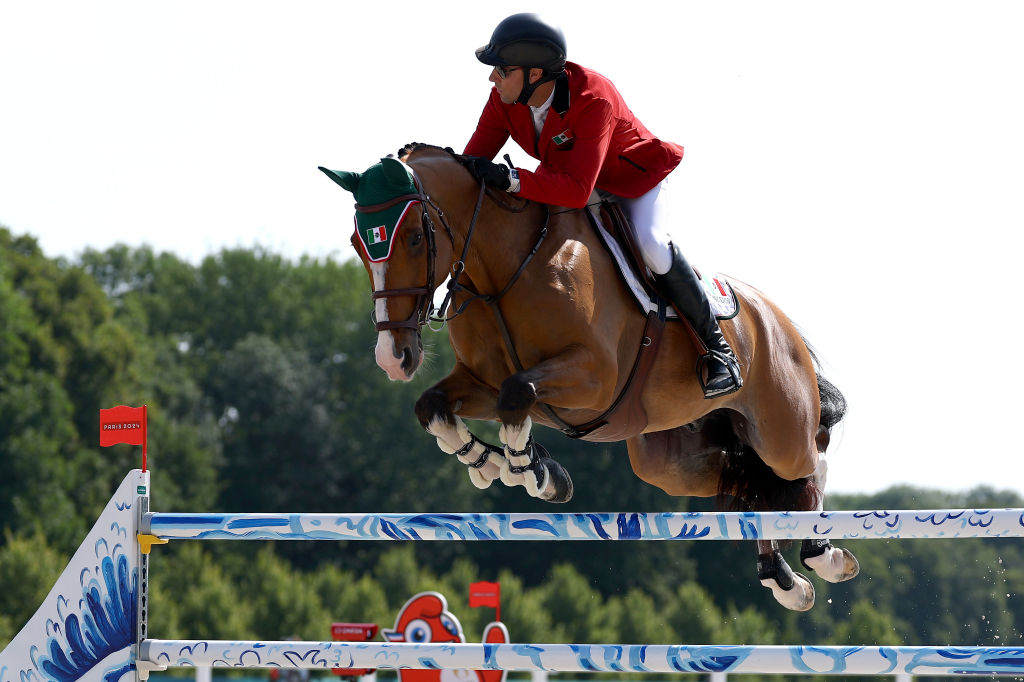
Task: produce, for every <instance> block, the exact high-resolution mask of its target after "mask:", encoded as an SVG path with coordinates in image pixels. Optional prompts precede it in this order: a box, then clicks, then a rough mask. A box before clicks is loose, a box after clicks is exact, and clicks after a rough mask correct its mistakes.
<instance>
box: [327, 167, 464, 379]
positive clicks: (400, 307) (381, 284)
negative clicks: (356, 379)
mask: <svg viewBox="0 0 1024 682" xmlns="http://www.w3.org/2000/svg"><path fill="white" fill-rule="evenodd" d="M428 149H431V150H436V151H437V152H440V154H441V155H442V156H443V157H444V160H445V161H446V162H448V163H451V162H452V161H453V160H454V157H453V156H452V155H450V154H448V153H447V152H445V151H444V150H440V149H437V148H433V147H431V148H428ZM403 151H407V149H406V150H403ZM436 157H437V155H434V157H433V158H436ZM403 158H404V159H405V160H408V155H406V156H404V157H403ZM428 165H429V164H428ZM455 167H456V168H460V166H459V165H458V164H455ZM320 170H322V171H323V172H324V173H326V174H327V175H328V177H330V178H331V179H332V180H334V181H335V182H336V183H338V184H339V185H341V186H342V187H344V188H345V189H346V190H348V191H349V192H352V194H353V195H354V196H355V198H356V214H355V231H354V232H353V234H352V245H353V246H354V247H355V249H356V253H358V254H359V257H360V259H362V261H363V265H364V267H365V268H366V271H367V273H368V274H369V277H370V286H371V288H372V290H373V299H374V301H375V304H374V318H375V321H376V325H377V332H378V334H377V348H376V358H377V364H378V365H379V366H380V368H381V369H383V370H384V371H385V372H386V373H387V375H388V377H389V378H390V379H391V380H393V381H399V380H401V381H408V380H410V379H412V377H413V375H414V374H415V373H416V370H417V369H419V367H420V364H422V362H423V345H422V341H421V339H420V327H421V326H423V325H424V324H426V322H427V319H428V316H429V314H430V311H431V303H432V300H433V293H434V289H436V288H437V286H438V284H440V283H441V282H442V281H443V280H444V278H445V276H446V274H447V273H446V270H447V265H448V263H450V262H451V259H452V248H453V246H452V239H451V231H450V228H449V227H448V225H447V223H446V222H445V218H444V217H443V216H442V215H440V214H439V212H438V207H437V205H436V204H435V203H434V201H433V199H432V198H431V197H430V196H429V195H428V194H427V190H426V189H425V188H424V186H423V185H422V180H421V179H420V176H419V174H418V173H417V171H415V170H414V169H413V166H412V165H409V164H407V163H405V161H404V160H400V159H397V158H393V157H390V156H389V157H387V158H384V159H381V160H380V163H376V164H374V165H373V166H370V168H368V169H367V170H366V171H364V172H362V173H355V172H349V171H331V170H327V169H326V168H322V167H321V168H320ZM457 172H458V175H459V182H457V183H456V184H460V185H461V184H469V183H472V178H471V176H470V175H469V174H468V173H466V172H465V171H462V170H460V171H457ZM428 174H431V175H433V174H434V173H433V172H432V171H428ZM437 184H442V183H437ZM435 221H437V222H439V223H440V224H441V226H443V227H444V228H445V232H446V233H447V235H442V236H440V238H438V235H437V233H436V230H435Z"/></svg>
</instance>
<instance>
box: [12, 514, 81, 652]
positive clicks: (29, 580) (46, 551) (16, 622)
mask: <svg viewBox="0 0 1024 682" xmlns="http://www.w3.org/2000/svg"><path fill="white" fill-rule="evenodd" d="M5 535H6V538H5V543H4V546H3V547H0V585H3V589H2V590H0V614H2V615H0V649H3V647H4V646H6V645H7V643H8V642H9V641H10V639H11V638H13V637H14V635H16V634H18V631H19V630H20V629H21V627H22V626H23V625H24V624H25V623H27V622H28V620H29V618H31V617H32V616H33V615H34V614H35V612H36V610H37V609H38V608H39V606H40V604H42V603H43V600H44V599H45V598H46V596H47V594H49V592H50V589H51V588H52V587H53V585H54V583H55V582H57V578H59V577H60V574H61V571H63V569H64V565H65V563H66V561H65V559H64V557H63V556H61V554H60V553H59V552H57V551H56V550H55V549H53V548H52V547H50V545H49V544H48V543H47V541H46V538H45V537H44V536H43V534H42V533H41V532H39V531H36V532H35V533H34V534H32V535H12V534H11V533H10V532H7V533H5Z"/></svg>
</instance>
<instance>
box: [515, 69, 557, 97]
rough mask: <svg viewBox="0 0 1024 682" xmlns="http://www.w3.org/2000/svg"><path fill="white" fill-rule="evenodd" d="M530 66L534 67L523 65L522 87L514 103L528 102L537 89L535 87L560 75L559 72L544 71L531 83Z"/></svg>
mask: <svg viewBox="0 0 1024 682" xmlns="http://www.w3.org/2000/svg"><path fill="white" fill-rule="evenodd" d="M530 68H536V67H525V66H524V67H523V89H522V91H521V92H520V93H519V97H518V98H517V99H516V104H528V103H529V101H530V98H531V97H533V93H534V92H535V91H536V90H537V88H539V87H540V86H542V85H544V84H545V83H548V82H550V81H553V80H555V79H556V78H558V77H559V76H560V75H562V74H561V72H559V73H549V72H547V71H545V72H544V73H543V75H541V77H540V78H539V79H537V82H536V83H531V82H530Z"/></svg>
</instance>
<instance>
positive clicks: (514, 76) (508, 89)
mask: <svg viewBox="0 0 1024 682" xmlns="http://www.w3.org/2000/svg"><path fill="white" fill-rule="evenodd" d="M501 70H502V72H504V77H502V74H501V73H499V72H498V67H495V68H493V69H491V77H490V78H488V80H489V81H491V82H492V83H494V87H495V88H497V90H498V96H499V97H501V101H502V102H504V103H505V104H512V103H514V102H515V101H516V99H517V98H518V97H519V93H520V92H522V91H523V74H524V73H525V71H524V70H523V68H522V67H519V66H505V67H502V69H501Z"/></svg>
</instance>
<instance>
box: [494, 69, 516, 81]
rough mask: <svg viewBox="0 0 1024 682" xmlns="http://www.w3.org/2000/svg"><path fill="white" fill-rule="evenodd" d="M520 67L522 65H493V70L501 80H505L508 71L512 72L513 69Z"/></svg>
mask: <svg viewBox="0 0 1024 682" xmlns="http://www.w3.org/2000/svg"><path fill="white" fill-rule="evenodd" d="M522 68H523V67H521V66H495V67H494V71H495V72H496V73H497V74H498V78H500V79H501V80H505V79H506V78H508V75H509V74H510V73H512V72H513V71H519V70H521V69H522Z"/></svg>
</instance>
